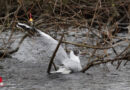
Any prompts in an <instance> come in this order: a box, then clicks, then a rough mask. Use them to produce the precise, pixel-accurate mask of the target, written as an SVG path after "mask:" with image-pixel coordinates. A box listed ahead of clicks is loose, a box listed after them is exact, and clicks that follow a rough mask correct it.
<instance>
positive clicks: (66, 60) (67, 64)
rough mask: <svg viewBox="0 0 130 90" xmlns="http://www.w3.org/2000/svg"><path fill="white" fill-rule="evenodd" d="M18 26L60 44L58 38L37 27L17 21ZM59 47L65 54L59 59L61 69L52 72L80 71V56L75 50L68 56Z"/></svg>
mask: <svg viewBox="0 0 130 90" xmlns="http://www.w3.org/2000/svg"><path fill="white" fill-rule="evenodd" d="M16 26H17V27H18V28H21V29H24V30H25V31H27V32H35V33H37V34H39V35H40V37H43V40H46V41H49V42H51V43H47V44H51V45H52V44H55V46H56V45H57V44H58V41H57V40H55V39H53V38H52V37H51V36H50V35H48V34H46V33H44V32H42V31H41V30H39V29H37V28H35V27H32V26H29V25H27V24H24V23H17V25H16ZM48 46H50V45H48ZM59 49H60V50H62V52H61V53H62V54H61V53H60V54H59V55H63V56H61V57H62V58H60V59H59V60H58V61H59V62H60V65H59V69H58V70H57V71H52V72H51V73H61V74H69V73H71V72H79V71H81V70H82V66H81V63H80V59H79V57H78V56H76V55H75V54H74V52H73V51H72V50H71V51H70V55H69V56H68V55H67V53H66V52H65V50H64V49H63V47H62V46H60V48H59ZM58 51H59V50H58Z"/></svg>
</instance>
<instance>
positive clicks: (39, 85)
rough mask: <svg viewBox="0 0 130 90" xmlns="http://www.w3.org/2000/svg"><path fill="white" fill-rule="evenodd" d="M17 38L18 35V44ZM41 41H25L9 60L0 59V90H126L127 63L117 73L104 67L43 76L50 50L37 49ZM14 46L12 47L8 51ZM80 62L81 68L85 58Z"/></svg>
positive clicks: (129, 85)
mask: <svg viewBox="0 0 130 90" xmlns="http://www.w3.org/2000/svg"><path fill="white" fill-rule="evenodd" d="M15 34H16V35H18V34H19V33H15ZM70 34H71V35H73V34H74V33H70ZM4 35H5V34H3V36H1V38H2V37H4ZM7 35H8V34H7ZM21 36H22V34H20V35H18V37H17V38H18V40H19V37H21ZM14 38H15V39H16V37H15V36H14ZM73 39H74V38H71V39H70V40H71V41H73ZM43 40H44V38H40V39H39V38H38V40H37V38H33V39H30V38H27V39H26V40H25V41H24V42H23V44H22V45H21V48H20V50H19V51H18V52H17V53H15V54H13V55H12V58H5V59H1V62H0V67H1V68H0V76H1V77H2V78H3V82H4V86H3V87H0V90H130V62H128V63H127V65H126V66H125V67H124V66H123V63H124V62H123V63H122V64H121V66H120V68H119V69H118V70H116V67H115V66H113V65H111V64H110V63H108V64H106V65H99V66H95V67H92V68H90V69H89V70H87V71H86V72H85V73H81V72H77V73H72V74H67V75H62V74H50V75H49V74H47V73H46V71H47V67H48V63H49V60H50V56H49V55H51V54H52V53H51V51H49V50H50V48H44V47H46V46H44V45H43V44H42V45H41V41H43ZM16 42H18V41H17V40H16ZM16 45H17V43H14V44H12V47H13V48H14V47H15V46H16ZM70 47H72V46H71V45H70ZM57 58H58V57H57ZM80 59H81V63H82V65H83V66H84V63H85V62H87V60H88V59H87V57H86V56H81V57H80Z"/></svg>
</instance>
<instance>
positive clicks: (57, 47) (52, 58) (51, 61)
mask: <svg viewBox="0 0 130 90" xmlns="http://www.w3.org/2000/svg"><path fill="white" fill-rule="evenodd" d="M63 37H64V32H63V34H62V36H61V39H60V40H59V43H58V44H57V46H56V49H55V51H54V53H53V55H52V57H51V59H50V62H49V65H48V69H47V73H48V74H50V71H51V66H52V64H54V58H55V56H56V53H57V51H58V49H59V47H60V45H61V43H62V40H63ZM54 66H55V64H54ZM55 68H56V67H55Z"/></svg>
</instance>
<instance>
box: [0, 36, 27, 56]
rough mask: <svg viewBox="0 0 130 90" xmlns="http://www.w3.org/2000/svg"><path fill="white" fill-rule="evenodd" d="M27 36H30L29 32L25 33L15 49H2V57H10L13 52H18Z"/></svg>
mask: <svg viewBox="0 0 130 90" xmlns="http://www.w3.org/2000/svg"><path fill="white" fill-rule="evenodd" d="M27 36H28V34H25V35H24V36H23V37H22V38H21V40H20V42H19V43H18V46H17V47H16V48H15V49H14V50H10V51H8V50H4V51H0V57H1V58H4V57H10V54H13V53H15V52H17V51H18V50H19V48H20V45H21V44H22V42H23V41H24V39H25V38H26V37H27Z"/></svg>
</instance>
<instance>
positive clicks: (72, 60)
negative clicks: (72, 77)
mask: <svg viewBox="0 0 130 90" xmlns="http://www.w3.org/2000/svg"><path fill="white" fill-rule="evenodd" d="M63 65H64V66H65V67H66V68H67V69H70V70H71V72H79V71H81V70H82V66H81V63H80V59H79V56H76V55H75V54H74V52H73V51H70V57H69V60H65V61H63Z"/></svg>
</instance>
